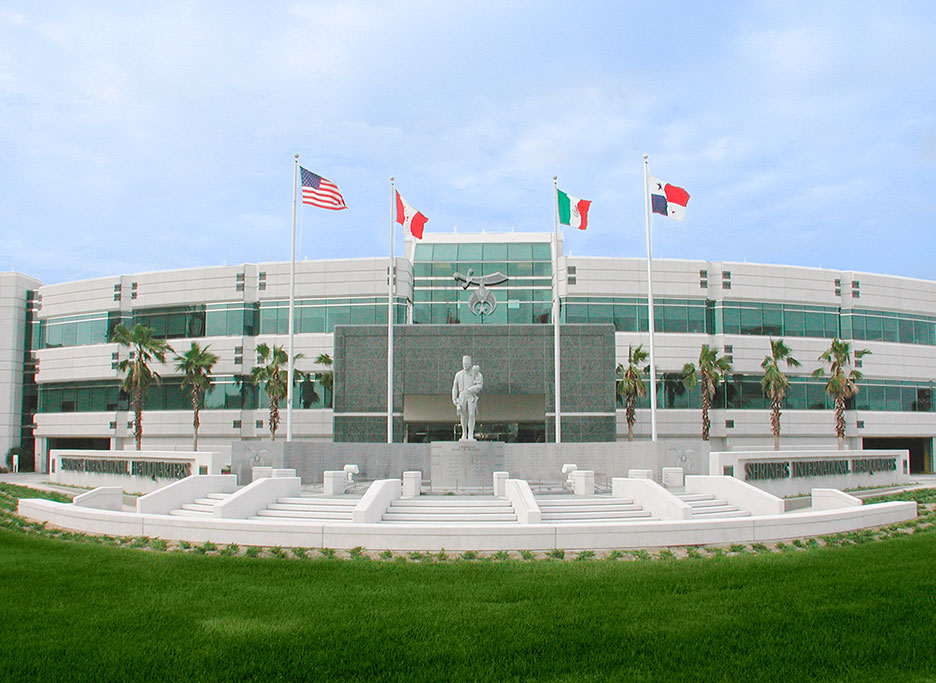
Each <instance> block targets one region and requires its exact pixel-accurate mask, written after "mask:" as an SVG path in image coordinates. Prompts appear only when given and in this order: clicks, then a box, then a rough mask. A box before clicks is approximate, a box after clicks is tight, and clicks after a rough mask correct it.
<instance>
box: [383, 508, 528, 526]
mask: <svg viewBox="0 0 936 683" xmlns="http://www.w3.org/2000/svg"><path fill="white" fill-rule="evenodd" d="M383 521H385V522H432V523H433V524H434V523H436V522H453V523H459V522H516V521H517V515H515V514H514V513H512V512H511V513H510V514H506V513H505V514H484V513H475V514H471V513H461V514H445V513H444V512H441V513H440V512H435V513H433V512H423V513H418V514H417V513H400V512H390V511H387V512H385V513H384V516H383Z"/></svg>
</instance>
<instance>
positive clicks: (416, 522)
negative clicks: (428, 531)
mask: <svg viewBox="0 0 936 683" xmlns="http://www.w3.org/2000/svg"><path fill="white" fill-rule="evenodd" d="M381 523H382V524H391V525H397V524H399V525H401V526H404V525H410V526H419V525H426V524H431V525H432V526H455V525H458V524H465V523H468V524H471V526H481V527H484V526H503V525H504V524H516V523H517V520H516V519H512V520H508V521H481V522H466V520H463V519H458V518H453V519H444V520H436V521H426V520H423V519H394V520H388V519H384V520H383V521H382V522H381Z"/></svg>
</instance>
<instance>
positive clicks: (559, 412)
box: [552, 176, 562, 443]
mask: <svg viewBox="0 0 936 683" xmlns="http://www.w3.org/2000/svg"><path fill="white" fill-rule="evenodd" d="M553 209H554V219H553V249H552V252H553V264H552V267H553V278H554V279H553V282H554V285H553V302H552V318H553V371H554V373H555V375H554V380H553V383H554V388H555V390H556V398H555V407H556V418H555V422H556V443H562V400H561V398H560V395H561V386H560V372H559V365H560V360H559V178H558V176H553Z"/></svg>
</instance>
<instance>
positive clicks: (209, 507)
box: [182, 502, 214, 515]
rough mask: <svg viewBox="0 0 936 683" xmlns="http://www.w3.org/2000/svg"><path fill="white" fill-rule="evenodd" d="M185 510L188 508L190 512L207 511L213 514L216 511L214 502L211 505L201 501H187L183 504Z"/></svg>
mask: <svg viewBox="0 0 936 683" xmlns="http://www.w3.org/2000/svg"><path fill="white" fill-rule="evenodd" d="M182 509H183V510H188V511H190V512H205V513H207V514H209V515H210V514H212V513H213V512H214V503H211V504H209V505H202V504H200V503H197V502H196V503H185V504H183V505H182Z"/></svg>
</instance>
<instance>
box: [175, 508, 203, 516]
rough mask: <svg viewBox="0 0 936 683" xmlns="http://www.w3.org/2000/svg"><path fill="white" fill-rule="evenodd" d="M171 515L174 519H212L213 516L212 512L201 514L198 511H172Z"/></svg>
mask: <svg viewBox="0 0 936 683" xmlns="http://www.w3.org/2000/svg"><path fill="white" fill-rule="evenodd" d="M169 514H170V515H172V516H173V517H211V516H212V514H211V513H210V512H199V511H197V510H182V509H176V510H170V511H169Z"/></svg>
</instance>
